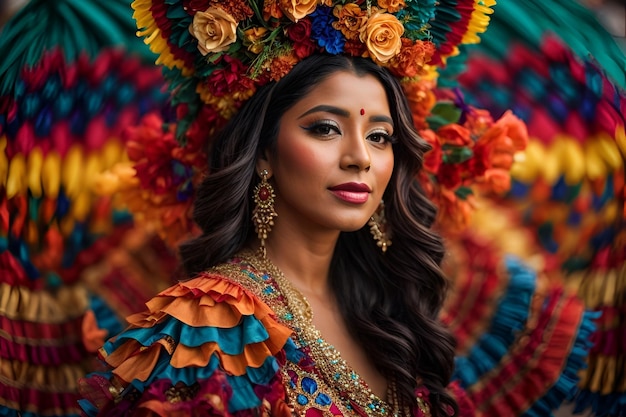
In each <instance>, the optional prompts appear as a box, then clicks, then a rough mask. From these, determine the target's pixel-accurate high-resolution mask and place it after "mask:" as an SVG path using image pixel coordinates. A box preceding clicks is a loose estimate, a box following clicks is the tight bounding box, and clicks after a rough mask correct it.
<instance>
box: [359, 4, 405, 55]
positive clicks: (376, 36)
mask: <svg viewBox="0 0 626 417" xmlns="http://www.w3.org/2000/svg"><path fill="white" fill-rule="evenodd" d="M403 33H404V27H403V26H402V23H400V22H399V21H398V19H397V18H396V17H395V16H394V15H392V14H389V13H376V14H373V15H372V16H370V18H369V19H368V20H367V24H366V25H365V27H364V28H362V29H361V34H360V39H361V42H363V43H364V44H365V45H366V46H367V51H368V52H369V54H370V56H371V57H372V58H373V59H374V60H375V61H378V62H379V63H381V64H384V63H386V62H388V61H389V60H391V58H393V57H394V56H396V55H397V54H398V52H400V48H401V47H402V40H401V39H402V34H403Z"/></svg>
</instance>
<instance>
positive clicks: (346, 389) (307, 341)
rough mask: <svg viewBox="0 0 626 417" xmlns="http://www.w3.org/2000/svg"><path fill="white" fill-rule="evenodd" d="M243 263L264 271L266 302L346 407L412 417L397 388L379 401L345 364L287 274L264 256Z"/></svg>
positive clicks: (377, 415) (374, 416) (376, 415)
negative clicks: (401, 405) (290, 331)
mask: <svg viewBox="0 0 626 417" xmlns="http://www.w3.org/2000/svg"><path fill="white" fill-rule="evenodd" d="M240 257H241V259H243V260H244V261H246V262H248V263H249V264H251V265H253V266H254V267H255V268H257V269H258V270H259V271H264V272H266V273H267V276H265V277H264V279H267V278H269V279H268V280H267V281H266V282H268V283H269V284H270V286H269V287H266V288H265V289H264V290H263V295H264V298H266V299H267V301H268V303H269V304H270V307H271V308H272V309H273V310H274V311H275V313H276V314H277V316H278V318H279V319H280V320H281V321H282V322H283V324H285V325H287V326H288V327H290V328H291V329H292V330H293V331H294V334H295V335H296V337H297V340H296V342H297V344H299V347H301V348H307V349H308V351H309V352H310V356H311V359H312V360H313V361H314V362H315V367H316V369H317V370H318V371H319V376H320V377H321V379H322V380H323V381H324V383H325V384H326V385H327V386H328V387H332V388H334V389H336V391H337V393H338V396H339V399H340V400H341V401H342V403H343V404H342V405H343V406H344V407H345V408H346V409H348V410H350V411H353V412H356V413H357V414H361V413H359V411H358V409H360V410H361V411H362V413H365V414H366V415H367V416H369V417H388V416H394V417H399V416H400V415H402V414H404V415H410V410H408V409H406V410H403V411H404V412H403V413H401V412H400V407H399V406H398V398H397V395H396V393H395V389H394V384H389V388H388V393H387V397H388V399H389V401H390V402H387V401H384V400H382V399H380V398H379V397H377V396H376V395H375V394H374V393H372V391H371V390H370V388H369V387H368V385H367V383H366V382H365V381H364V380H363V379H362V378H361V377H360V376H359V375H358V374H357V373H356V372H355V371H354V370H353V369H352V368H350V366H349V365H348V364H347V363H346V362H345V360H343V358H342V357H341V355H340V353H339V351H337V350H336V349H335V348H334V347H333V346H332V345H330V344H329V343H327V342H326V341H325V340H324V339H323V338H322V337H321V334H320V332H319V330H317V328H315V326H314V325H313V311H312V310H311V306H310V305H309V302H308V301H307V299H306V297H305V296H304V295H302V293H300V292H299V291H298V290H296V289H295V288H294V287H293V286H292V285H291V283H290V282H289V280H287V279H286V278H285V276H284V274H283V273H282V272H281V271H280V269H278V267H276V266H275V265H274V264H273V263H272V262H271V261H270V260H269V259H268V258H267V257H264V256H263V254H258V253H254V252H244V253H242V254H240ZM418 406H419V407H420V409H422V410H424V411H427V409H424V407H427V405H426V404H425V403H423V404H422V403H420V402H419V399H418Z"/></svg>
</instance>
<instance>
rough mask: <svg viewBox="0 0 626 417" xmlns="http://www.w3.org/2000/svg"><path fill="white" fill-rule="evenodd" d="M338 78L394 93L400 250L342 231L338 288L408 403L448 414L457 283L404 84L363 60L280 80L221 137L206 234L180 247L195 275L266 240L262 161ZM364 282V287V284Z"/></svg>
mask: <svg viewBox="0 0 626 417" xmlns="http://www.w3.org/2000/svg"><path fill="white" fill-rule="evenodd" d="M338 71H344V72H350V73H353V74H356V75H357V76H364V75H367V74H369V75H373V76H374V77H376V78H377V79H378V80H379V81H380V82H381V84H382V85H383V87H384V88H385V91H386V94H387V97H388V100H389V108H390V111H391V117H392V119H393V122H394V130H395V133H394V135H395V136H396V137H397V141H396V142H395V143H394V144H393V150H394V159H395V165H394V171H393V174H392V177H391V181H390V183H389V186H388V187H387V189H386V191H385V193H384V201H385V214H386V217H387V222H388V223H387V224H388V228H389V229H390V230H391V233H392V236H393V246H391V247H390V248H389V249H388V250H387V252H386V253H384V254H383V253H382V252H381V250H380V248H379V247H377V246H376V244H375V242H374V240H373V239H372V237H371V235H370V232H369V227H368V226H367V225H364V226H363V228H361V229H360V230H357V231H355V232H342V233H341V234H340V236H339V241H338V243H337V246H336V249H335V253H334V255H333V259H332V262H331V270H330V277H329V279H330V285H331V288H332V291H333V292H334V294H335V296H336V297H337V299H338V300H341V302H340V303H339V306H340V309H341V314H342V315H343V318H344V320H345V322H346V324H347V327H348V329H349V331H350V332H351V335H352V337H354V338H355V340H357V341H358V343H359V344H360V345H361V346H362V347H364V350H365V352H366V354H367V355H368V359H369V360H370V361H371V363H373V364H374V365H375V367H376V368H377V370H378V371H379V372H380V373H381V374H382V375H384V376H385V377H386V378H387V379H388V381H392V382H393V383H394V384H395V385H396V389H397V394H398V398H399V400H400V402H401V404H403V405H404V406H409V407H414V406H415V389H416V387H417V386H418V385H419V384H420V383H423V384H424V385H426V386H427V387H428V389H429V390H430V392H431V403H432V410H431V411H432V414H433V416H447V415H448V412H449V410H450V407H452V409H454V410H455V413H456V412H457V405H456V403H455V401H454V399H453V398H452V397H451V396H450V395H449V394H448V393H447V392H446V390H445V387H446V386H447V384H448V383H449V381H450V378H451V375H452V371H453V367H454V365H453V360H454V343H453V338H452V337H451V335H450V334H449V333H448V332H447V330H446V329H445V328H444V327H443V325H442V324H441V323H440V322H439V321H438V314H439V311H440V308H441V306H442V303H443V299H444V296H445V292H446V288H447V281H446V278H445V276H444V274H443V273H442V270H441V268H440V263H441V260H442V258H443V255H444V246H443V242H442V239H441V238H440V237H439V236H438V235H436V234H435V233H434V232H433V231H431V230H430V227H431V225H432V223H433V221H434V218H435V214H436V210H435V207H434V205H433V204H432V203H431V202H430V201H429V200H428V199H427V198H426V196H425V195H424V192H423V190H422V189H421V187H420V184H419V183H418V181H417V180H416V176H417V174H418V172H419V170H420V169H421V166H422V160H423V154H424V152H426V151H427V150H428V149H429V146H428V144H427V143H426V142H425V141H424V140H423V139H421V138H420V137H419V135H418V134H417V132H416V131H415V128H414V127H413V123H412V118H411V112H410V109H409V107H408V104H407V101H406V97H405V96H404V94H403V92H402V89H401V87H400V85H399V83H398V81H397V80H396V79H395V78H394V77H393V76H392V75H391V74H390V73H389V72H388V71H387V70H385V69H383V68H381V67H379V66H378V65H376V64H374V63H373V62H371V61H370V60H367V59H363V58H349V57H346V56H330V55H315V56H312V57H309V58H307V59H305V60H303V61H302V62H300V63H298V64H297V65H296V66H295V67H294V68H293V69H292V71H291V72H290V73H289V74H287V75H286V76H285V77H284V78H283V79H281V80H280V81H279V82H277V83H272V84H268V85H266V86H264V87H262V88H261V89H259V90H258V91H257V92H256V93H255V94H254V96H253V97H252V98H251V99H250V100H249V101H248V102H247V103H246V104H245V105H244V106H243V108H242V109H241V110H240V111H239V113H237V114H236V115H235V116H234V118H233V119H232V120H231V121H230V123H229V124H228V125H227V126H226V127H225V128H224V130H223V131H222V132H221V134H220V135H219V136H218V138H217V139H216V142H215V143H214V145H213V149H212V152H211V155H212V156H211V160H210V174H209V175H207V177H206V178H205V179H204V181H203V182H202V184H201V185H200V187H199V189H198V194H197V198H196V203H195V208H194V220H195V222H196V223H197V224H198V225H199V226H200V228H201V230H202V232H203V233H202V234H201V235H200V236H199V237H197V238H195V239H193V240H190V241H188V242H186V243H184V244H182V245H181V247H180V255H181V259H182V262H183V267H184V269H185V272H186V273H187V274H188V276H193V275H195V274H197V273H200V272H202V271H204V270H206V269H207V268H209V267H211V266H213V265H216V264H218V263H221V262H224V261H225V260H227V259H228V258H229V257H231V256H232V255H234V254H235V253H236V252H237V251H239V250H241V249H242V248H243V247H244V246H245V245H246V243H247V242H249V241H251V240H252V239H254V238H255V237H256V235H255V233H254V229H253V226H252V221H251V216H252V206H253V202H252V197H251V196H252V190H253V188H254V186H255V185H256V183H257V182H258V181H259V180H258V176H257V175H256V174H255V167H256V159H257V157H258V156H259V155H262V154H263V152H264V151H265V150H266V149H269V150H270V152H271V151H273V150H275V146H276V139H277V136H278V129H279V121H280V119H281V116H282V115H283V114H284V113H285V111H286V110H288V109H289V108H290V107H291V106H293V105H294V103H296V102H297V101H299V100H300V99H302V98H303V97H304V96H305V95H306V94H307V93H309V92H310V91H311V90H312V89H313V88H314V87H315V86H316V85H318V84H319V83H320V82H321V81H323V80H325V79H326V78H328V77H329V76H330V75H332V74H333V73H336V72H338ZM357 280H358V284H357V282H356V281H357Z"/></svg>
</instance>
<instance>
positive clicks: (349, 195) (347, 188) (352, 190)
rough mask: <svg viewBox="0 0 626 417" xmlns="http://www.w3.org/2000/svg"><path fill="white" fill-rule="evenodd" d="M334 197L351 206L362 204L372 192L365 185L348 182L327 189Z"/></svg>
mask: <svg viewBox="0 0 626 417" xmlns="http://www.w3.org/2000/svg"><path fill="white" fill-rule="evenodd" d="M329 190H330V192H332V193H333V194H334V195H335V197H337V198H338V199H340V200H343V201H345V202H348V203H352V204H363V203H365V202H366V201H367V199H368V198H369V196H370V192H371V191H372V190H371V189H370V187H368V186H367V185H366V184H361V183H356V182H348V183H345V184H339V185H335V186H334V187H330V188H329Z"/></svg>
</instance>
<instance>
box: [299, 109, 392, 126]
mask: <svg viewBox="0 0 626 417" xmlns="http://www.w3.org/2000/svg"><path fill="white" fill-rule="evenodd" d="M316 112H325V113H331V114H336V115H337V116H342V117H350V112H349V111H347V110H344V109H340V108H339V107H335V106H329V105H327V104H320V105H319V106H315V107H313V108H312V109H309V110H307V111H305V112H304V113H302V114H301V115H300V116H299V117H298V119H302V118H303V117H304V116H307V115H309V114H311V113H316ZM369 120H370V122H384V123H389V124H390V125H392V126H393V120H392V119H391V117H388V116H382V115H380V116H376V115H374V116H370V118H369Z"/></svg>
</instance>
